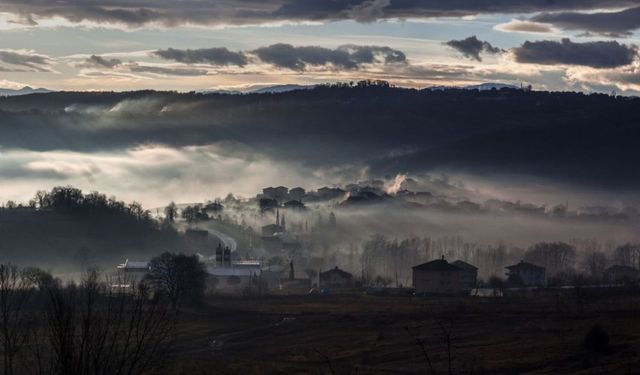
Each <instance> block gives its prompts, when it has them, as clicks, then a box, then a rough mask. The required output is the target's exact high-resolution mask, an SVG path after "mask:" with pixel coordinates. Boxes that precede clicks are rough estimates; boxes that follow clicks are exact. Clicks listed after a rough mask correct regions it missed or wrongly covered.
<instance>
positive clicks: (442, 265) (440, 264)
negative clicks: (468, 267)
mask: <svg viewBox="0 0 640 375" xmlns="http://www.w3.org/2000/svg"><path fill="white" fill-rule="evenodd" d="M413 269H414V270H419V271H439V272H440V271H462V268H460V267H457V266H454V265H453V264H451V263H449V262H447V261H446V260H444V259H437V260H432V261H431V262H427V263H423V264H420V265H417V266H415V267H413Z"/></svg>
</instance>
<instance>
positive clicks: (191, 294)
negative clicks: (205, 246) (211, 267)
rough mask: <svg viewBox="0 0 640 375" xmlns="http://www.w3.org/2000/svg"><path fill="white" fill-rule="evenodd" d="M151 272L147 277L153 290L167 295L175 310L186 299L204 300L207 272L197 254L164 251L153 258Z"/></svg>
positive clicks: (190, 300)
mask: <svg viewBox="0 0 640 375" xmlns="http://www.w3.org/2000/svg"><path fill="white" fill-rule="evenodd" d="M149 269H150V271H149V274H148V275H147V276H146V278H145V282H146V283H148V285H149V286H151V288H153V290H155V291H156V292H158V293H160V294H163V295H165V296H167V298H168V299H169V301H170V302H171V306H172V308H173V309H174V310H178V309H179V308H180V306H181V304H182V303H183V302H184V301H187V302H192V303H197V302H200V301H201V300H202V297H203V295H204V290H205V286H206V285H205V283H206V278H207V273H206V271H205V268H204V265H203V264H202V263H201V262H200V261H199V260H198V257H196V256H195V255H192V256H187V255H184V254H172V253H169V252H166V253H163V254H161V255H160V256H157V257H155V258H153V259H151V262H150V263H149Z"/></svg>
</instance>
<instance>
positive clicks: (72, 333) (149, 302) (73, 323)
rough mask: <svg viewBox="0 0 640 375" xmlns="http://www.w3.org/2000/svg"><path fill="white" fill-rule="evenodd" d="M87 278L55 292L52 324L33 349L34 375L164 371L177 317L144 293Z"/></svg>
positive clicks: (40, 329) (42, 328) (43, 327)
mask: <svg viewBox="0 0 640 375" xmlns="http://www.w3.org/2000/svg"><path fill="white" fill-rule="evenodd" d="M113 284H122V280H120V281H119V282H110V280H106V282H101V281H100V279H99V275H98V273H97V272H95V271H92V272H89V273H88V274H87V276H86V277H85V278H84V280H83V281H82V283H81V284H80V286H78V287H66V288H61V287H56V288H53V289H52V290H51V291H50V292H49V296H50V298H49V303H48V304H47V306H46V309H45V317H46V321H45V322H43V323H44V324H40V325H37V326H36V327H35V328H34V330H35V331H34V332H33V334H32V340H33V341H32V342H30V347H31V349H32V352H33V360H31V361H29V363H28V365H27V367H29V370H30V371H29V372H30V373H36V374H60V375H63V374H78V375H109V374H131V375H141V374H144V373H149V372H152V371H153V370H155V371H159V370H160V368H161V367H162V364H163V359H164V358H165V355H166V352H167V350H168V348H169V345H170V343H171V337H172V335H173V332H174V327H175V322H176V319H175V318H176V315H175V314H172V313H171V311H170V309H169V308H168V307H167V306H166V305H165V304H164V302H163V300H162V299H159V298H150V296H149V295H148V293H147V291H146V290H144V289H140V290H137V291H136V292H135V293H133V294H132V293H130V292H128V291H125V290H124V288H113V287H110V285H113Z"/></svg>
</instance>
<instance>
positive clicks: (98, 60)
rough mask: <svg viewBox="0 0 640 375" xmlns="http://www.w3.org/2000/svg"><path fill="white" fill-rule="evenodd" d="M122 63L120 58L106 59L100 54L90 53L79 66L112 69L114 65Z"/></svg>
mask: <svg viewBox="0 0 640 375" xmlns="http://www.w3.org/2000/svg"><path fill="white" fill-rule="evenodd" d="M119 65H122V60H120V59H108V58H105V57H102V56H97V55H91V56H90V57H88V58H87V59H86V60H84V62H83V63H82V64H81V67H94V68H95V67H98V68H108V69H113V68H115V67H116V66H119Z"/></svg>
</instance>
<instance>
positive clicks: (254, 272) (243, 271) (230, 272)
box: [207, 266, 260, 277]
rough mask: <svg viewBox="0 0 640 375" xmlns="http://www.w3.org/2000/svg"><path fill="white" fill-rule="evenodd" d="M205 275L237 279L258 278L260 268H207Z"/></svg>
mask: <svg viewBox="0 0 640 375" xmlns="http://www.w3.org/2000/svg"><path fill="white" fill-rule="evenodd" d="M207 273H208V274H209V275H210V276H220V277H227V276H239V277H251V276H260V267H259V266H258V267H257V268H254V267H212V266H209V267H207Z"/></svg>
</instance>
